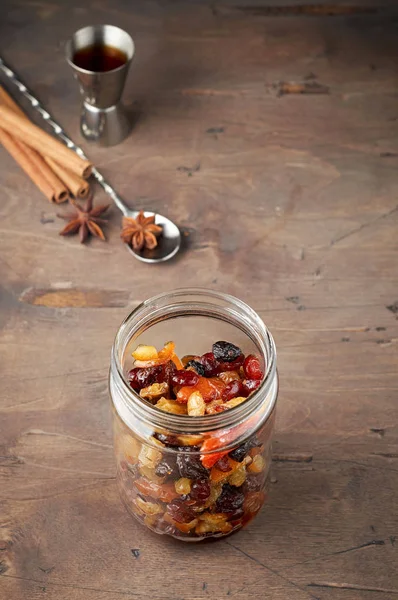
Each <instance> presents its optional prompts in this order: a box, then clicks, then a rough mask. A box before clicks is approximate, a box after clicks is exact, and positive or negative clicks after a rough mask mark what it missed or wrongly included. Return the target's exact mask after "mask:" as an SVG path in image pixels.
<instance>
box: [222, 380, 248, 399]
mask: <svg viewBox="0 0 398 600" xmlns="http://www.w3.org/2000/svg"><path fill="white" fill-rule="evenodd" d="M244 395H245V393H244V389H243V385H242V382H241V381H236V380H235V381H231V382H230V383H227V385H226V387H225V389H224V391H223V393H222V399H223V401H224V402H227V401H228V400H232V398H237V397H239V396H244Z"/></svg>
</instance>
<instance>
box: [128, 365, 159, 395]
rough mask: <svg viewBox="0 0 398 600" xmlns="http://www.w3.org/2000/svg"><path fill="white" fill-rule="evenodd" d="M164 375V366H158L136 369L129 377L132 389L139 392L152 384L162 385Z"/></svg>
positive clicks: (132, 370)
mask: <svg viewBox="0 0 398 600" xmlns="http://www.w3.org/2000/svg"><path fill="white" fill-rule="evenodd" d="M163 375H164V373H163V365H156V366H155V367H143V368H140V367H135V368H134V369H131V371H129V372H128V375H127V377H128V382H129V384H130V387H131V388H133V390H135V391H139V390H141V389H142V388H144V387H148V386H149V385H151V384H152V383H162V382H163Z"/></svg>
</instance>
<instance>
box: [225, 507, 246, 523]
mask: <svg viewBox="0 0 398 600" xmlns="http://www.w3.org/2000/svg"><path fill="white" fill-rule="evenodd" d="M243 514H244V510H243V508H236V509H235V510H234V511H233V512H230V513H228V521H235V520H236V519H241V518H242V517H243Z"/></svg>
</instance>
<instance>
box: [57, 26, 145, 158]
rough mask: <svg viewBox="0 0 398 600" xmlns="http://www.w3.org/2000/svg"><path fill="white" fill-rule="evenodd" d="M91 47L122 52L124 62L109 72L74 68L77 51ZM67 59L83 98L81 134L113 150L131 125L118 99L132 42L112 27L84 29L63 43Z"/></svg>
mask: <svg viewBox="0 0 398 600" xmlns="http://www.w3.org/2000/svg"><path fill="white" fill-rule="evenodd" d="M90 46H112V47H114V48H117V49H119V50H121V51H122V52H124V54H125V55H126V56H127V60H126V62H125V63H124V64H123V65H121V66H120V67H118V68H117V69H112V70H111V71H103V72H96V71H88V70H86V69H82V68H80V67H78V66H77V65H75V64H74V62H73V57H74V55H75V54H76V52H77V51H79V50H82V49H83V48H87V47H90ZM65 50H66V59H67V61H68V63H69V65H70V66H71V67H72V69H73V74H74V77H75V78H76V79H77V81H78V82H79V87H80V94H81V96H82V97H83V106H82V113H81V118H80V130H81V133H82V135H83V137H85V138H86V139H87V140H88V141H90V142H96V143H97V144H99V145H100V146H114V145H115V144H118V143H119V142H121V141H122V140H124V138H125V137H127V135H128V134H129V133H130V130H131V124H130V122H129V119H128V117H127V114H126V112H125V110H124V107H123V106H122V104H120V98H121V95H122V93H123V88H124V84H125V81H126V76H127V72H128V70H129V67H130V63H131V59H132V58H133V55H134V42H133V40H132V39H131V37H130V36H129V34H128V33H126V32H125V31H123V29H120V28H119V27H114V26H113V25H93V26H91V25H90V26H88V27H83V29H79V30H78V31H76V33H74V35H73V36H72V37H71V39H70V40H68V42H67V43H66V48H65Z"/></svg>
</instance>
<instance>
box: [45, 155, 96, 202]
mask: <svg viewBox="0 0 398 600" xmlns="http://www.w3.org/2000/svg"><path fill="white" fill-rule="evenodd" d="M44 160H45V161H46V163H47V164H48V166H49V167H51V169H52V170H53V171H54V173H55V174H56V175H57V176H58V177H59V178H60V179H61V181H63V182H64V184H65V185H66V187H67V188H68V189H69V190H70V191H71V192H72V194H73V195H74V196H75V197H76V198H85V197H86V196H87V194H88V193H89V191H90V185H89V183H88V181H86V180H85V179H83V178H82V177H78V176H77V175H75V174H74V173H72V171H68V169H64V167H63V166H62V165H59V164H58V163H57V162H56V161H55V160H53V159H52V158H50V157H49V156H45V157H44Z"/></svg>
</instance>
